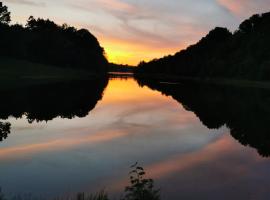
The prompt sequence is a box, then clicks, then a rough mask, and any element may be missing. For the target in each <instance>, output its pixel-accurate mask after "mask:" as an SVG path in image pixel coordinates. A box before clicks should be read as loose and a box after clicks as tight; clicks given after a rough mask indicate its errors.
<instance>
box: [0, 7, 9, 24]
mask: <svg viewBox="0 0 270 200" xmlns="http://www.w3.org/2000/svg"><path fill="white" fill-rule="evenodd" d="M10 21H11V18H10V12H9V11H8V8H7V6H3V3H2V2H0V23H1V24H8V23H9V22H10Z"/></svg>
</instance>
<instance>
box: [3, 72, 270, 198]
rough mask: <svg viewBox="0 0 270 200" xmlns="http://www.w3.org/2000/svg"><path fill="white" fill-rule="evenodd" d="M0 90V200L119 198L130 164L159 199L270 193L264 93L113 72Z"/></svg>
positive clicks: (268, 99)
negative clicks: (102, 194)
mask: <svg viewBox="0 0 270 200" xmlns="http://www.w3.org/2000/svg"><path fill="white" fill-rule="evenodd" d="M1 93H2V98H1V100H0V102H1V105H0V111H1V113H0V118H1V119H2V120H1V121H2V122H3V123H5V122H9V123H10V124H11V130H10V133H9V134H7V136H3V137H2V140H3V141H2V142H1V143H0V163H1V164H0V177H1V178H0V187H1V188H2V191H3V193H4V194H5V195H6V196H14V195H20V196H28V197H29V196H32V197H33V198H34V197H42V198H44V199H47V198H53V197H58V196H70V195H73V194H76V193H77V192H81V191H85V192H90V193H91V192H98V191H101V190H105V191H106V192H108V193H109V194H110V196H111V197H114V198H118V197H119V196H120V195H121V194H122V193H123V191H124V187H125V186H127V184H128V172H129V170H130V166H131V165H132V164H134V163H135V162H138V163H139V165H140V166H143V167H144V168H145V170H146V173H147V176H148V177H151V178H153V179H154V181H155V186H156V187H157V188H160V189H161V196H162V199H164V200H167V199H168V200H169V199H170V200H178V199H224V200H225V199H226V200H227V199H269V198H270V194H269V185H270V170H269V169H270V159H269V158H268V156H269V155H270V135H269V128H268V124H269V121H270V117H269V115H268V114H269V112H270V109H269V108H270V104H269V102H270V95H269V93H270V92H268V91H267V90H258V89H247V88H227V87H216V86H196V85H191V86H187V85H185V84H182V83H181V84H178V83H173V84H171V83H168V82H156V83H154V82H149V81H145V80H140V81H136V80H135V79H134V78H132V77H124V78H117V77H114V78H111V79H110V80H96V81H90V82H88V81H83V82H76V83H65V84H62V83H57V84H55V85H45V86H44V85H39V86H33V87H31V88H19V89H13V90H4V91H3V92H1Z"/></svg>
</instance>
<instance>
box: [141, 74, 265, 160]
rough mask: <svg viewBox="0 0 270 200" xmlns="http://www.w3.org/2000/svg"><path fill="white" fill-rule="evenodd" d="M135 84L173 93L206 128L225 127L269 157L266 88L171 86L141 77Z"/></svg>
mask: <svg viewBox="0 0 270 200" xmlns="http://www.w3.org/2000/svg"><path fill="white" fill-rule="evenodd" d="M138 83H139V85H140V86H144V85H146V86H148V87H150V88H151V89H153V90H157V91H160V92H162V94H164V95H166V96H172V97H173V98H174V99H175V100H176V101H178V102H179V103H181V104H182V105H183V106H184V108H185V109H186V110H188V111H192V112H194V113H195V114H196V116H197V117H198V118H199V119H200V120H201V122H202V123H203V124H204V125H205V126H206V127H208V128H209V129H218V128H221V127H222V126H226V127H228V128H229V129H230V133H231V135H232V136H233V138H235V139H236V140H238V141H239V142H240V143H241V144H243V145H245V146H251V147H253V148H256V149H257V151H258V152H259V154H260V155H261V156H263V157H269V156H270V134H269V132H270V128H269V116H270V91H269V90H267V89H255V88H241V87H239V88H238V87H229V86H217V85H207V84H191V83H190V82H187V83H185V82H183V84H176V85H172V84H163V83H160V82H158V81H150V80H146V79H142V78H139V79H138Z"/></svg>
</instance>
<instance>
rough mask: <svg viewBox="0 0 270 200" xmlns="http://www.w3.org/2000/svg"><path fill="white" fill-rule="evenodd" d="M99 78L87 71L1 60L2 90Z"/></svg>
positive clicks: (0, 82) (0, 79) (6, 59)
mask: <svg viewBox="0 0 270 200" xmlns="http://www.w3.org/2000/svg"><path fill="white" fill-rule="evenodd" d="M97 76H98V74H94V73H91V72H89V71H85V70H75V69H70V68H59V67H55V66H49V65H43V64H37V63H32V62H28V61H24V60H15V59H9V58H0V84H1V87H2V88H13V87H19V86H25V85H33V84H43V83H51V82H59V81H69V80H85V79H92V78H95V77H97Z"/></svg>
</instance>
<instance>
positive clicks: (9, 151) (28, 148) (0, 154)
mask: <svg viewBox="0 0 270 200" xmlns="http://www.w3.org/2000/svg"><path fill="white" fill-rule="evenodd" d="M127 134H128V133H127V132H123V131H122V132H121V131H119V130H117V131H107V132H102V133H96V134H94V135H90V136H86V137H80V138H77V137H73V138H63V139H57V140H53V141H48V142H43V143H37V144H27V145H23V146H16V147H9V148H1V149H0V160H4V159H8V160H9V159H12V158H14V159H16V158H19V157H21V156H22V155H30V154H36V153H40V152H44V151H56V150H65V149H70V148H73V147H75V146H79V145H83V144H97V143H102V142H108V141H111V140H114V139H117V138H119V137H124V136H126V135H127Z"/></svg>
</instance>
